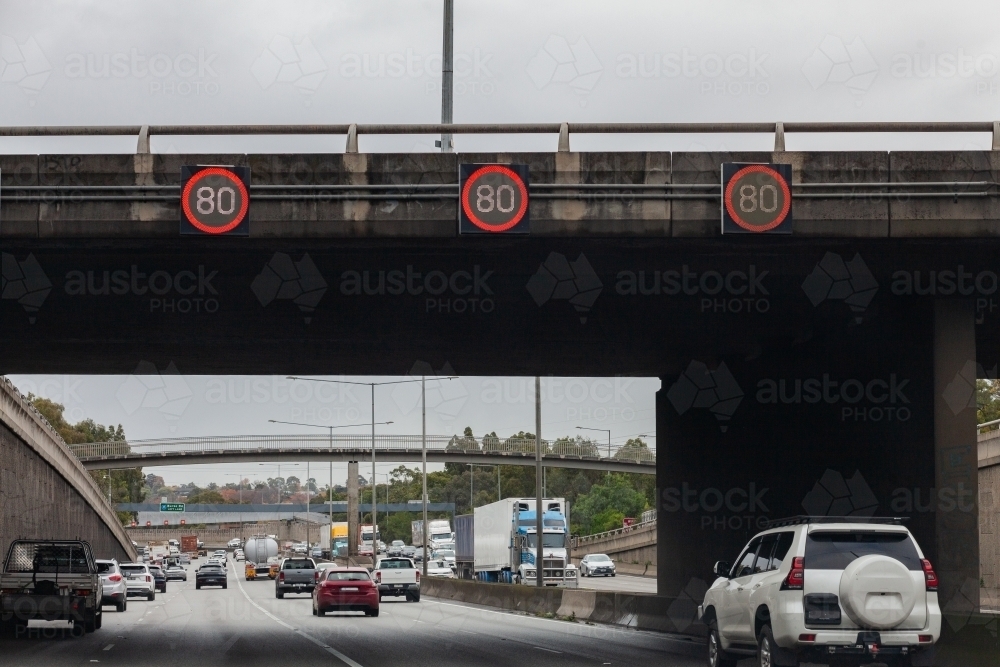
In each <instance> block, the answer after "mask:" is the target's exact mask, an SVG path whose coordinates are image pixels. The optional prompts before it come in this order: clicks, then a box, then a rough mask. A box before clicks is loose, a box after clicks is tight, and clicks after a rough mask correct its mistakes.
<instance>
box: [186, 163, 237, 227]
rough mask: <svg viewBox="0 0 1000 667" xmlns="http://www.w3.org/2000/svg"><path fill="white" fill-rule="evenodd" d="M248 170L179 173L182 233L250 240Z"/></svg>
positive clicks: (210, 169) (204, 169) (205, 169)
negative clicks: (228, 236) (229, 236)
mask: <svg viewBox="0 0 1000 667" xmlns="http://www.w3.org/2000/svg"><path fill="white" fill-rule="evenodd" d="M249 185H250V170H249V169H248V168H247V167H215V166H208V167H183V168H182V169H181V233H182V234H210V235H213V236H219V235H223V234H226V235H237V236H249V234H250V226H249V215H248V214H249V211H250V188H249Z"/></svg>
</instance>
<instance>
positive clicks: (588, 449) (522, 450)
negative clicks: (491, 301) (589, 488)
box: [69, 434, 656, 463]
mask: <svg viewBox="0 0 1000 667" xmlns="http://www.w3.org/2000/svg"><path fill="white" fill-rule="evenodd" d="M421 445H422V438H421V436H419V435H376V436H375V452H376V454H377V453H378V452H380V451H381V452H389V451H396V452H400V451H405V452H413V451H416V452H419V451H420V450H421ZM69 447H70V450H71V451H72V452H73V453H74V454H75V455H76V456H77V458H79V459H80V461H82V462H87V461H93V460H106V459H112V458H113V459H127V458H129V457H135V458H136V459H137V460H140V457H143V456H149V455H156V454H172V455H175V454H187V453H190V454H202V453H209V452H211V453H220V452H234V453H237V452H248V451H254V452H258V451H282V450H299V451H301V450H312V451H315V452H317V453H322V452H324V451H332V452H341V451H344V450H349V451H357V452H360V453H364V452H366V451H367V452H370V451H371V448H372V436H371V435H363V434H359V435H346V434H342V435H335V436H333V438H332V439H331V438H330V437H329V436H325V435H236V436H216V437H200V438H169V439H157V440H132V441H125V440H121V441H111V442H91V443H82V444H76V445H70V446H69ZM542 447H543V456H555V457H560V458H579V459H587V460H593V461H618V462H628V463H655V462H656V450H655V449H651V448H646V447H625V446H619V447H618V448H617V450H616V451H614V452H613V453H612V454H611V456H603V455H602V454H603V453H604V452H607V448H606V447H601V446H600V445H598V444H596V443H577V442H575V441H572V442H571V441H548V440H543V441H542ZM427 450H428V451H433V452H446V451H454V452H462V453H463V454H469V453H474V452H480V453H483V454H497V453H499V454H524V455H527V454H534V452H535V441H534V440H533V439H521V438H506V439H501V438H492V437H490V436H486V437H484V438H468V437H464V436H443V435H434V436H427Z"/></svg>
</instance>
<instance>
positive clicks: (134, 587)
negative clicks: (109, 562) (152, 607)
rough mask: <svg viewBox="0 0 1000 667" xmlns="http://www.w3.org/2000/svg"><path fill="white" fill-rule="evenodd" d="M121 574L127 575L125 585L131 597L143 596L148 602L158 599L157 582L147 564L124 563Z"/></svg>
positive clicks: (121, 566)
mask: <svg viewBox="0 0 1000 667" xmlns="http://www.w3.org/2000/svg"><path fill="white" fill-rule="evenodd" d="M119 567H120V569H121V572H122V574H123V575H125V585H126V586H127V587H128V594H129V595H141V596H143V597H145V598H146V599H147V600H155V599H156V580H155V579H153V573H152V572H150V571H149V566H148V565H146V564H145V563H122V564H121V565H120V566H119Z"/></svg>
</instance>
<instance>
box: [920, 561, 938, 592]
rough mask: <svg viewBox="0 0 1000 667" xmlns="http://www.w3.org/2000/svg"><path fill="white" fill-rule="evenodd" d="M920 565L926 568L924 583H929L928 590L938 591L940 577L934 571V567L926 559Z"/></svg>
mask: <svg viewBox="0 0 1000 667" xmlns="http://www.w3.org/2000/svg"><path fill="white" fill-rule="evenodd" d="M920 565H922V566H923V568H924V581H925V582H926V583H927V590H929V591H936V590H937V589H938V576H937V573H936V572H935V571H934V566H933V565H931V562H930V561H929V560H927V559H926V558H921V559H920Z"/></svg>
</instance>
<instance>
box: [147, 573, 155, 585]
mask: <svg viewBox="0 0 1000 667" xmlns="http://www.w3.org/2000/svg"><path fill="white" fill-rule="evenodd" d="M152 580H153V577H152V576H150V575H148V574H147V575H146V583H147V584H148V583H149V582H151V581H152Z"/></svg>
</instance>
